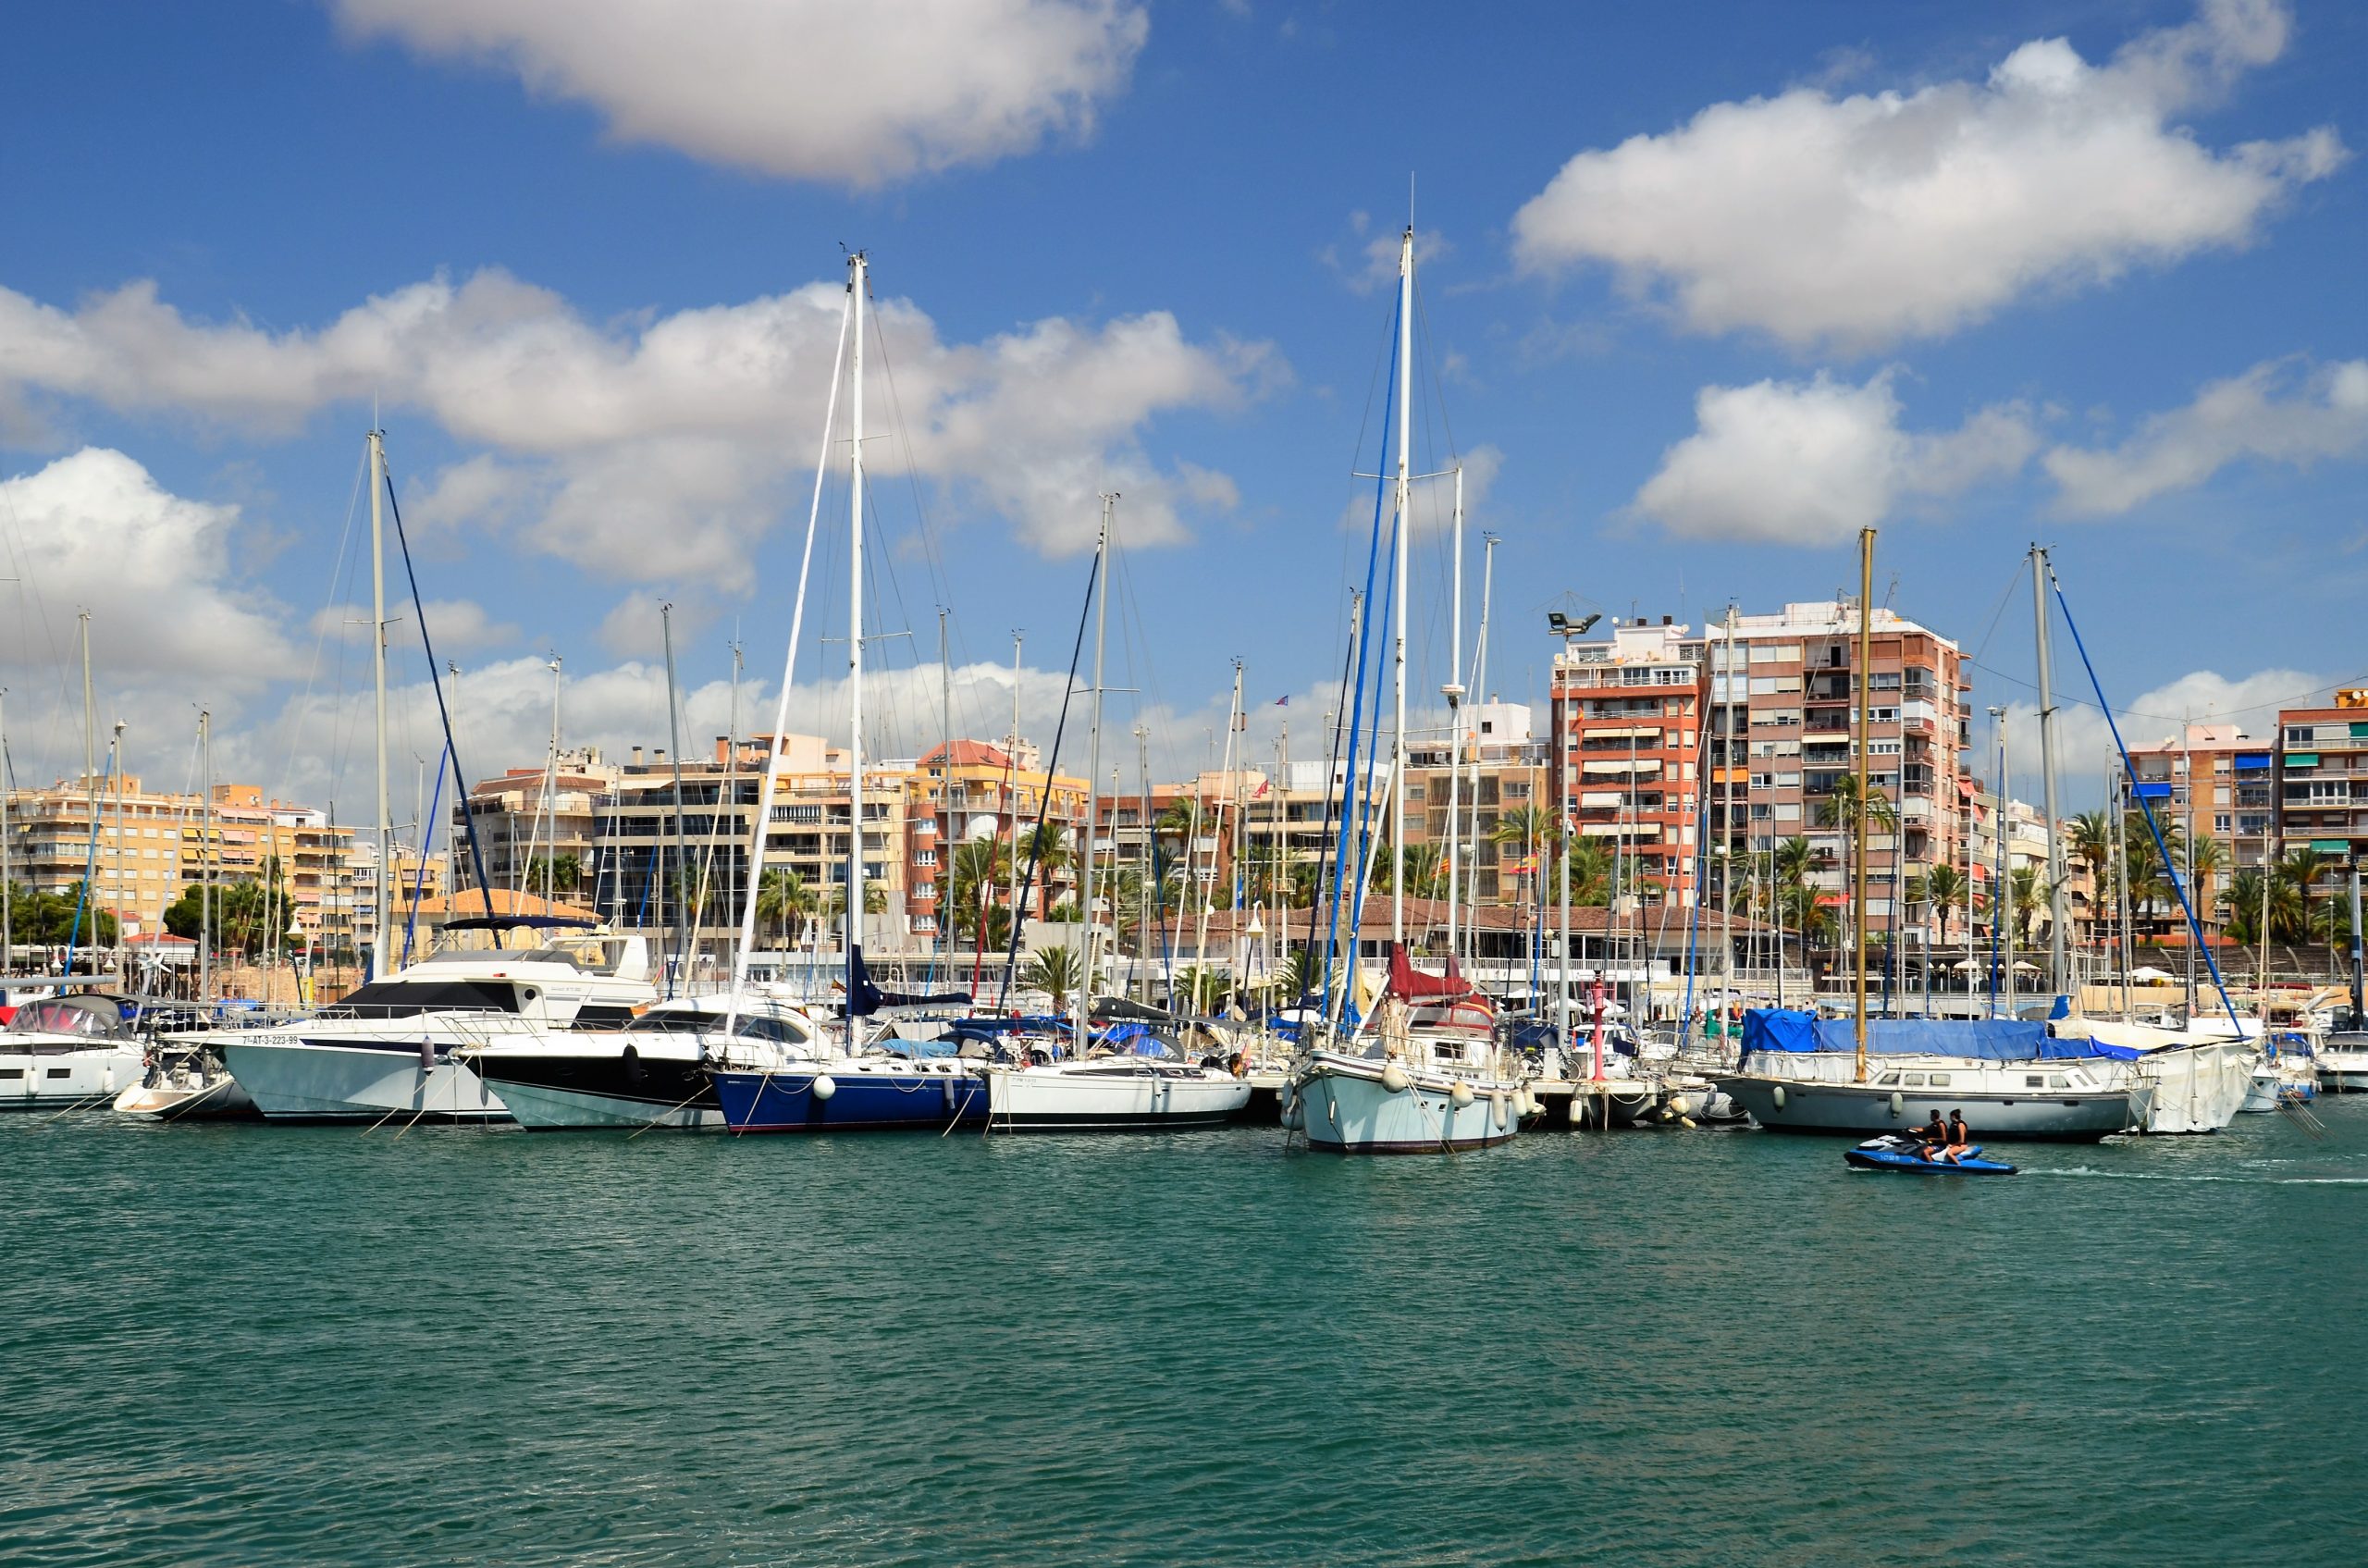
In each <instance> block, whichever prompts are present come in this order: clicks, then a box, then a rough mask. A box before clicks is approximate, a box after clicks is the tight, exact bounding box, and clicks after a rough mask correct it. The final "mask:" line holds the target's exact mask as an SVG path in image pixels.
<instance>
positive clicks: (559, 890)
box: [457, 747, 638, 897]
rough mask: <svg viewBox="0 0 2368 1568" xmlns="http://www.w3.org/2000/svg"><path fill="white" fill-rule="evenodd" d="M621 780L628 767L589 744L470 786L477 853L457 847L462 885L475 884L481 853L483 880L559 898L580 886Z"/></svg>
mask: <svg viewBox="0 0 2368 1568" xmlns="http://www.w3.org/2000/svg"><path fill="white" fill-rule="evenodd" d="M636 760H638V758H636ZM622 777H623V769H622V768H619V767H618V766H617V765H615V764H614V763H611V762H610V761H608V760H607V759H604V758H603V757H602V756H601V755H600V753H599V751H598V748H597V747H586V748H582V749H578V750H570V751H562V752H561V753H560V754H559V756H558V757H557V758H556V759H550V760H547V761H546V762H545V763H544V765H543V766H541V767H539V768H512V769H510V770H509V771H508V772H504V773H502V774H501V775H500V776H499V777H498V778H491V779H484V780H480V781H479V782H478V783H476V784H474V785H472V786H471V787H470V789H469V795H468V802H467V807H466V809H467V812H468V815H469V818H470V819H471V820H472V821H475V825H476V838H477V841H476V845H475V849H474V850H472V849H471V848H470V847H469V846H468V845H467V844H466V843H465V842H463V843H462V844H461V845H459V846H457V847H458V848H459V849H460V851H461V857H460V858H461V867H460V870H461V878H460V881H461V885H462V886H463V887H474V886H475V885H476V870H475V861H476V857H477V856H479V855H482V856H483V857H484V859H485V879H486V881H487V882H488V883H491V884H492V885H494V886H495V887H506V888H511V889H513V890H519V889H525V890H528V891H532V892H535V893H537V894H542V895H545V896H554V897H556V896H565V895H569V894H571V893H573V892H574V891H576V890H577V889H579V888H580V887H581V886H582V885H583V883H584V882H585V881H586V879H587V878H588V877H589V875H590V871H591V861H592V852H593V847H594V843H595V841H596V839H597V838H598V816H599V810H600V801H601V797H602V796H604V795H605V794H606V793H607V792H608V791H609V790H610V789H611V788H612V787H614V786H615V784H616V783H617V781H618V780H619V779H621V778H622ZM530 880H531V881H532V883H533V886H532V887H531V889H529V888H528V883H529V881H530Z"/></svg>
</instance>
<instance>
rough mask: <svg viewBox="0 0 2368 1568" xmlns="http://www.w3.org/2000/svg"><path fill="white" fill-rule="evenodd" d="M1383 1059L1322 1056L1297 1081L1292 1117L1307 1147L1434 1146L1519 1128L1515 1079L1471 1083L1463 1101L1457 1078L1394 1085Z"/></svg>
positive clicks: (1381, 1150)
mask: <svg viewBox="0 0 2368 1568" xmlns="http://www.w3.org/2000/svg"><path fill="white" fill-rule="evenodd" d="M1382 1066H1383V1064H1382V1063H1380V1062H1377V1061H1369V1060H1365V1059H1363V1058H1355V1059H1351V1060H1342V1061H1334V1060H1328V1059H1326V1058H1324V1057H1321V1056H1319V1057H1317V1058H1316V1060H1315V1061H1314V1064H1312V1065H1311V1066H1310V1067H1308V1068H1306V1069H1304V1070H1303V1071H1302V1072H1301V1074H1300V1076H1299V1079H1298V1080H1297V1081H1296V1083H1295V1084H1294V1085H1293V1089H1294V1091H1295V1093H1296V1100H1297V1104H1296V1105H1294V1106H1293V1107H1292V1109H1293V1110H1294V1111H1296V1112H1297V1113H1298V1115H1297V1116H1296V1117H1290V1118H1289V1119H1295V1120H1297V1121H1298V1122H1299V1124H1300V1129H1301V1131H1303V1132H1304V1133H1305V1134H1306V1136H1307V1142H1308V1147H1310V1148H1312V1149H1321V1150H1324V1151H1326V1152H1327V1153H1332V1154H1441V1153H1455V1152H1461V1151H1463V1150H1468V1149H1486V1148H1490V1147H1493V1146H1494V1145H1496V1144H1499V1143H1505V1142H1511V1140H1512V1136H1513V1134H1514V1132H1515V1131H1517V1130H1519V1129H1520V1126H1521V1118H1520V1117H1518V1116H1516V1115H1514V1114H1513V1108H1512V1086H1511V1084H1505V1085H1501V1086H1499V1085H1493V1084H1485V1083H1475V1084H1473V1085H1470V1088H1471V1089H1472V1092H1473V1093H1472V1100H1471V1103H1470V1104H1469V1105H1457V1104H1456V1103H1455V1096H1454V1085H1453V1084H1452V1083H1449V1082H1443V1081H1441V1082H1435V1081H1433V1080H1430V1079H1428V1078H1425V1079H1418V1080H1412V1081H1411V1082H1409V1083H1408V1085H1407V1087H1405V1088H1404V1089H1395V1090H1393V1089H1392V1088H1390V1087H1389V1086H1388V1084H1387V1083H1385V1082H1383V1081H1382V1080H1381V1068H1382ZM1287 1114H1288V1113H1287ZM1286 1125H1289V1121H1288V1120H1287V1122H1286Z"/></svg>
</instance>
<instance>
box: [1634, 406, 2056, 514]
mask: <svg viewBox="0 0 2368 1568" xmlns="http://www.w3.org/2000/svg"><path fill="white" fill-rule="evenodd" d="M1694 406H1695V419H1696V426H1697V428H1696V431H1695V433H1694V434H1693V435H1691V436H1688V437H1686V438H1684V440H1682V441H1680V442H1678V443H1677V444H1676V445H1675V446H1672V447H1671V448H1670V449H1669V450H1668V451H1665V452H1663V453H1662V454H1661V463H1660V468H1659V471H1658V472H1656V473H1655V474H1654V475H1653V476H1652V477H1651V478H1650V479H1648V480H1647V481H1646V482H1645V486H1644V488H1642V489H1640V490H1638V491H1637V492H1636V499H1635V501H1634V510H1635V511H1636V512H1637V513H1639V514H1640V515H1643V516H1646V517H1649V518H1651V519H1653V520H1654V521H1656V522H1658V523H1659V524H1660V525H1662V526H1663V527H1665V528H1667V529H1669V530H1670V531H1671V533H1674V534H1680V535H1684V536H1686V537H1693V538H1724V539H1745V540H1751V541H1756V542H1760V543H1768V544H1794V545H1826V544H1833V543H1837V542H1839V541H1841V540H1844V539H1846V538H1848V537H1851V536H1852V535H1854V534H1856V532H1857V531H1858V530H1859V529H1860V528H1865V527H1872V526H1874V525H1877V524H1880V523H1881V522H1883V521H1885V520H1886V519H1888V518H1889V517H1891V516H1892V515H1893V512H1894V511H1895V510H1896V509H1897V508H1898V507H1899V506H1900V505H1901V504H1902V503H1903V502H1906V501H1909V500H1930V499H1933V498H1938V497H1943V496H1950V495H1955V494H1957V493H1959V492H1961V491H1963V490H1965V489H1967V488H1970V487H1972V486H1973V485H1975V484H1978V483H1980V482H1981V481H1983V480H1985V479H1989V478H1992V477H1997V476H2001V475H2009V474H2013V473H2015V472H2017V471H2018V470H2019V469H2021V467H2022V466H2023V464H2024V463H2027V462H2029V459H2030V455H2031V453H2032V451H2034V450H2035V449H2036V448H2037V445H2038V437H2037V435H2036V434H2035V433H2034V432H2033V430H2032V428H2031V426H2030V423H2029V418H2028V417H2027V416H2026V414H2024V412H2023V411H2022V410H2021V409H2020V408H2018V407H2016V406H2014V405H2009V404H2002V405H1995V406H1992V407H1990V408H1985V409H1983V410H1981V411H1980V412H1979V413H1977V414H1974V415H1973V416H1972V417H1971V418H1970V419H1968V420H1967V421H1966V422H1965V424H1963V425H1962V426H1958V427H1957V428H1956V429H1955V430H1951V431H1946V432H1941V433H1929V434H1918V433H1915V432H1911V431H1907V430H1903V429H1901V428H1900V424H1899V414H1900V405H1899V399H1898V397H1897V396H1896V395H1895V394H1894V393H1893V390H1892V375H1891V373H1890V372H1888V371H1886V372H1884V373H1881V374H1880V375H1877V376H1876V377H1873V378H1872V379H1871V380H1869V381H1868V382H1866V383H1865V384H1864V385H1862V386H1854V385H1852V384H1851V383H1849V382H1846V381H1837V380H1834V379H1832V377H1828V376H1825V375H1822V374H1820V375H1819V376H1818V377H1816V379H1814V380H1811V381H1773V380H1770V381H1760V382H1756V383H1754V384H1753V385H1751V386H1748V387H1705V388H1704V389H1702V390H1701V392H1700V393H1699V394H1698V395H1697V396H1696V399H1695V405H1694Z"/></svg>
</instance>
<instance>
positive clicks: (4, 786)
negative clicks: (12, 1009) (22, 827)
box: [0, 686, 17, 974]
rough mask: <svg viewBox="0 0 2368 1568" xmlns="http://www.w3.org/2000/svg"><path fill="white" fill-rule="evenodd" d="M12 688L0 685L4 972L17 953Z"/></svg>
mask: <svg viewBox="0 0 2368 1568" xmlns="http://www.w3.org/2000/svg"><path fill="white" fill-rule="evenodd" d="M7 704H8V688H7V687H6V686H0V974H6V973H7V972H8V969H9V968H10V966H11V965H12V964H13V963H14V962H15V960H16V957H17V909H16V903H15V896H16V895H15V894H14V893H13V892H12V891H11V890H10V879H11V878H13V877H14V876H15V874H16V873H15V872H14V871H13V870H11V869H10V867H9V865H8V708H7Z"/></svg>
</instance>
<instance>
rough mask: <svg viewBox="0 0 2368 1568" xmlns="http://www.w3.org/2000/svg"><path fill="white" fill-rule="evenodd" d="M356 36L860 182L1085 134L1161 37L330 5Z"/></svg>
mask: <svg viewBox="0 0 2368 1568" xmlns="http://www.w3.org/2000/svg"><path fill="white" fill-rule="evenodd" d="M331 4H332V5H333V6H334V8H335V10H336V13H337V16H338V19H339V21H340V22H341V23H342V24H343V25H344V27H345V29H346V30H347V31H348V32H350V33H351V34H352V35H354V36H357V37H362V38H374V37H381V36H383V37H391V38H394V39H397V40H399V41H401V43H404V44H406V45H408V46H409V47H411V48H412V49H413V50H415V51H417V52H419V53H421V54H423V55H428V56H440V57H446V58H460V59H466V60H474V61H481V62H485V63H487V64H490V65H492V66H494V67H496V68H500V69H504V70H507V71H510V72H512V73H514V74H515V75H517V76H518V78H519V79H520V80H523V81H524V83H525V85H526V87H527V88H528V90H529V91H531V92H533V93H537V94H539V95H542V96H546V97H552V98H561V99H568V100H573V101H576V102H580V103H586V104H589V105H592V106H593V107H595V108H597V109H598V110H599V111H600V112H601V113H602V114H603V115H605V116H606V117H607V118H608V120H609V124H610V127H611V131H612V133H613V134H614V135H616V136H617V137H618V138H620V139H621V140H623V141H628V142H657V143H660V144H662V145H665V146H670V147H674V148H677V149H679V150H681V151H683V152H685V153H687V154H691V155H692V156H693V157H697V158H701V159H705V160H707V161H709V162H713V163H719V164H725V165H730V166H732V167H739V168H746V169H752V170H755V171H757V172H759V173H761V174H771V175H781V176H786V177H788V178H791V179H821V180H831V181H836V182H841V183H845V184H850V185H857V186H866V185H876V184H880V183H882V182H883V181H887V180H894V179H903V178H906V177H908V176H911V175H914V174H918V173H922V172H925V171H929V170H934V169H943V168H948V167H956V166H959V165H965V164H978V163H986V162H991V161H993V160H994V159H997V158H1002V157H1006V156H1009V155H1012V154H1019V153H1026V152H1029V151H1030V150H1032V149H1034V148H1036V147H1038V146H1040V145H1042V143H1043V142H1046V141H1048V140H1052V139H1055V138H1059V137H1065V136H1075V137H1084V136H1086V135H1089V134H1091V133H1092V129H1093V124H1094V114H1095V109H1096V106H1097V105H1098V104H1100V103H1101V102H1102V101H1103V100H1104V99H1107V98H1109V97H1110V96H1112V95H1113V94H1115V93H1116V92H1118V90H1119V89H1120V88H1121V87H1123V86H1124V85H1125V83H1126V80H1127V77H1128V74H1129V71H1130V70H1131V68H1133V65H1134V60H1135V56H1136V55H1137V54H1139V53H1140V52H1141V49H1142V46H1143V41H1144V39H1145V38H1146V37H1147V36H1148V35H1149V32H1150V20H1149V18H1148V17H1147V15H1146V14H1145V13H1144V11H1143V9H1142V8H1141V6H1137V5H1133V4H1129V3H1127V0H875V3H873V4H870V5H846V4H843V3H841V0H702V3H701V4H700V5H698V6H693V7H689V8H685V7H681V6H666V5H659V4H652V3H649V0H331Z"/></svg>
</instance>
